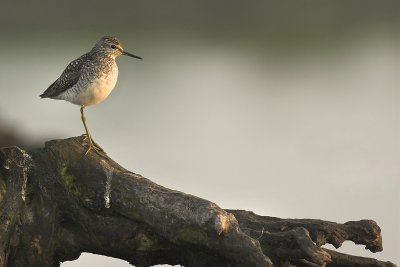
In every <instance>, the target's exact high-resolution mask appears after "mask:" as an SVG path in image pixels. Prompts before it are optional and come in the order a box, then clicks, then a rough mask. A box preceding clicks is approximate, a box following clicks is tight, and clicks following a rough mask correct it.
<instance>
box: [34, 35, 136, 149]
mask: <svg viewBox="0 0 400 267" xmlns="http://www.w3.org/2000/svg"><path fill="white" fill-rule="evenodd" d="M120 55H127V56H130V57H134V58H139V59H142V58H141V57H138V56H135V55H133V54H130V53H128V52H126V51H124V50H123V48H122V44H121V43H120V42H119V41H118V40H117V39H116V38H115V37H110V36H105V37H103V38H101V39H100V40H99V41H98V42H97V43H96V44H95V46H94V47H93V48H92V50H90V52H88V53H86V54H84V55H83V56H81V57H79V58H78V59H75V60H74V61H72V62H71V63H70V64H69V65H68V66H67V68H66V69H65V70H64V72H63V73H62V74H61V76H60V77H59V78H58V79H57V80H56V81H55V82H53V83H52V84H51V85H50V86H49V88H47V89H46V91H44V93H43V94H41V95H40V97H42V98H52V99H59V100H66V101H69V102H71V103H73V104H76V105H80V106H81V109H80V110H81V119H82V122H83V126H84V127H85V131H86V139H87V142H88V145H89V148H88V149H87V151H86V154H87V153H89V151H90V150H91V149H94V150H95V151H103V149H102V148H101V147H100V146H99V145H97V144H96V142H94V141H93V139H92V136H91V134H90V132H89V129H88V127H87V125H86V118H85V114H84V109H85V107H86V106H90V105H94V104H97V103H99V102H101V101H103V100H104V99H106V98H107V97H108V95H109V94H110V93H111V91H112V90H113V89H114V87H115V84H116V83H117V78H118V67H117V64H116V63H115V58H116V57H117V56H120ZM86 139H85V140H86ZM103 152H104V151H103Z"/></svg>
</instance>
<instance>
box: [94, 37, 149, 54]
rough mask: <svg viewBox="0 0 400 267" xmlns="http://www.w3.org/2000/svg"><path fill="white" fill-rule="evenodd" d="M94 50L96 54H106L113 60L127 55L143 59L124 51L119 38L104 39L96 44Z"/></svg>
mask: <svg viewBox="0 0 400 267" xmlns="http://www.w3.org/2000/svg"><path fill="white" fill-rule="evenodd" d="M93 50H94V51H96V52H100V53H104V54H106V55H108V56H110V57H112V58H116V57H118V56H120V55H126V56H130V57H134V58H138V59H142V58H141V57H139V56H136V55H134V54H131V53H128V52H126V51H124V49H123V48H122V44H121V42H120V41H119V40H118V39H117V38H115V37H111V36H104V37H102V38H101V39H100V40H99V41H98V42H97V43H96V44H95V46H94V47H93ZM93 50H92V51H93Z"/></svg>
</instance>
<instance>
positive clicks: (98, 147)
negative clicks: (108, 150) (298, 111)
mask: <svg viewBox="0 0 400 267" xmlns="http://www.w3.org/2000/svg"><path fill="white" fill-rule="evenodd" d="M84 109H85V106H84V105H82V106H81V118H82V122H83V126H84V127H85V131H86V135H85V138H84V140H86V139H87V140H88V144H89V148H88V150H87V151H86V153H85V155H86V154H87V153H89V151H90V150H91V149H92V148H93V149H94V150H96V151H104V150H103V149H102V148H101V147H100V146H99V145H98V144H97V143H96V142H94V141H93V139H92V136H91V135H90V132H89V129H88V127H87V125H86V118H85V114H84Z"/></svg>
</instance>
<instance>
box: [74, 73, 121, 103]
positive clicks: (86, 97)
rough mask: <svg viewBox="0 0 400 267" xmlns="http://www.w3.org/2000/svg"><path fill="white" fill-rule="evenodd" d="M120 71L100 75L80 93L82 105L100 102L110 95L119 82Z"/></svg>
mask: <svg viewBox="0 0 400 267" xmlns="http://www.w3.org/2000/svg"><path fill="white" fill-rule="evenodd" d="M117 77H118V73H116V74H115V73H114V74H113V75H108V76H103V77H99V78H98V79H96V80H94V81H93V82H92V83H91V84H90V85H89V86H88V87H87V89H86V90H83V91H82V93H80V94H79V99H80V102H81V103H80V105H85V106H90V105H95V104H97V103H100V102H101V101H103V100H104V99H106V98H107V97H108V95H109V94H110V93H111V91H112V90H113V89H114V87H115V84H116V83H117Z"/></svg>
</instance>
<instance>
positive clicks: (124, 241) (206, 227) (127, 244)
mask: <svg viewBox="0 0 400 267" xmlns="http://www.w3.org/2000/svg"><path fill="white" fill-rule="evenodd" d="M81 143H82V137H75V138H70V139H66V140H55V141H49V142H47V143H46V146H45V147H44V148H43V149H40V150H37V151H30V152H26V151H24V150H21V149H20V148H18V147H6V148H2V149H0V227H1V232H0V266H41V267H46V266H59V264H60V262H62V261H66V260H74V259H77V258H78V257H79V255H80V254H81V253H82V252H91V253H96V254H102V255H107V256H111V257H116V258H120V259H123V260H127V261H128V262H130V263H131V264H133V265H135V266H152V265H155V264H162V263H165V264H172V265H174V264H181V265H183V266H187V267H204V266H207V267H213V266H215V267H216V266H218V267H235V266H243V267H267V266H395V265H394V264H393V263H390V262H380V261H377V260H374V259H369V258H361V257H355V256H350V255H345V254H341V253H337V252H335V251H331V250H327V249H324V248H321V245H323V244H325V243H330V244H333V245H334V246H335V247H339V246H340V245H341V244H342V243H343V242H344V241H345V240H351V241H353V242H355V243H356V244H363V245H365V246H366V249H369V250H370V251H372V252H377V251H381V250H382V238H381V234H380V228H379V227H378V225H377V224H376V223H375V222H374V221H370V220H362V221H356V222H347V223H345V224H337V223H334V222H327V221H322V220H311V219H302V220H298V219H279V218H274V217H267V216H260V215H257V214H254V213H253V212H250V211H242V210H223V209H221V208H220V207H219V206H217V205H216V204H214V203H212V202H210V201H207V200H204V199H201V198H198V197H196V196H192V195H188V194H184V193H182V192H178V191H174V190H171V189H167V188H165V187H162V186H160V185H157V184H155V183H153V182H152V181H150V180H148V179H147V178H144V177H142V176H141V175H139V174H135V173H133V172H130V171H128V170H126V169H124V168H122V167H121V166H119V165H118V164H117V163H116V162H114V161H113V160H112V159H110V158H109V157H107V156H106V155H105V154H99V153H95V152H90V153H89V154H88V155H85V154H84V153H85V151H86V149H85V148H84V147H83V146H82V144H81Z"/></svg>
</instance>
